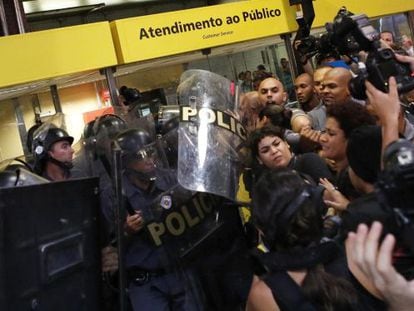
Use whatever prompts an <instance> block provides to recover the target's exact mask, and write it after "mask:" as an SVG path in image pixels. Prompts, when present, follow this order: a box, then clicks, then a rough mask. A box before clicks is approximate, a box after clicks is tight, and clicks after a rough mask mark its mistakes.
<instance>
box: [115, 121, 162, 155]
mask: <svg viewBox="0 0 414 311" xmlns="http://www.w3.org/2000/svg"><path fill="white" fill-rule="evenodd" d="M115 141H116V143H117V144H118V146H119V147H120V148H121V150H122V153H123V154H124V155H125V156H129V157H131V156H133V157H135V158H138V159H139V158H141V157H142V156H144V154H142V151H143V150H145V149H146V148H148V147H150V146H151V145H152V143H154V140H153V139H152V137H151V135H150V134H149V133H148V132H147V131H146V130H144V129H139V128H135V129H129V130H126V131H123V132H121V133H119V134H118V135H117V137H116V139H115Z"/></svg>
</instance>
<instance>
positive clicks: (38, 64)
mask: <svg viewBox="0 0 414 311" xmlns="http://www.w3.org/2000/svg"><path fill="white" fill-rule="evenodd" d="M0 55H1V58H0V68H1V75H0V87H5V86H11V85H16V84H21V83H27V82H31V81H36V80H42V79H48V78H53V77H58V76H63V75H67V74H72V73H78V72H83V71H88V70H95V69H99V68H104V67H108V66H114V65H116V64H117V57H116V54H115V48H114V45H113V41H112V35H111V31H110V26H109V23H108V22H102V23H93V24H87V25H81V26H74V27H64V28H59V29H52V30H45V31H37V32H31V33H26V34H20V35H13V36H7V37H1V38H0Z"/></svg>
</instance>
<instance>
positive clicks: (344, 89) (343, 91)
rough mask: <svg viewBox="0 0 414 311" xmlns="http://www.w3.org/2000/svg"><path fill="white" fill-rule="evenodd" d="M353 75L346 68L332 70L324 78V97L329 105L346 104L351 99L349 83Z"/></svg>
mask: <svg viewBox="0 0 414 311" xmlns="http://www.w3.org/2000/svg"><path fill="white" fill-rule="evenodd" d="M351 79H352V74H351V72H350V71H349V70H348V69H345V68H341V67H338V68H332V69H331V70H329V71H328V72H327V73H326V74H325V75H324V78H323V82H322V95H323V99H324V101H325V103H326V104H327V105H330V104H334V103H346V102H347V101H348V100H350V99H351V93H350V91H349V87H348V85H349V81H351Z"/></svg>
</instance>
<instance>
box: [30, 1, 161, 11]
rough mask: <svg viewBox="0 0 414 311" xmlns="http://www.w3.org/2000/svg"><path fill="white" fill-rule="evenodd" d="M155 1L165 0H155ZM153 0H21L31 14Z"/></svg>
mask: <svg viewBox="0 0 414 311" xmlns="http://www.w3.org/2000/svg"><path fill="white" fill-rule="evenodd" d="M155 1H157V2H161V1H165V0H155ZM155 1H154V0H58V1H56V0H28V1H23V7H24V12H25V13H26V14H33V13H39V12H45V11H53V10H63V9H70V8H75V7H83V6H114V5H125V4H130V3H144V2H155Z"/></svg>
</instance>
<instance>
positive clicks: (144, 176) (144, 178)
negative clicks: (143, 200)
mask: <svg viewBox="0 0 414 311" xmlns="http://www.w3.org/2000/svg"><path fill="white" fill-rule="evenodd" d="M125 172H126V173H127V175H129V176H131V177H134V178H136V179H138V180H139V181H141V182H144V183H149V186H148V189H147V191H148V192H149V193H151V192H152V191H153V190H154V187H155V180H156V179H157V177H156V176H155V170H153V171H150V172H147V173H143V172H138V171H136V170H134V169H131V168H126V169H125Z"/></svg>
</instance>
